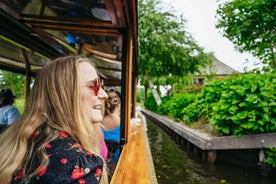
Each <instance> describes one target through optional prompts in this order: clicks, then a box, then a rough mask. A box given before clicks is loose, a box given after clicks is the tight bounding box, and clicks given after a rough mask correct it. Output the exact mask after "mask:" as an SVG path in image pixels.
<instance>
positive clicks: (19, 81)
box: [0, 70, 25, 97]
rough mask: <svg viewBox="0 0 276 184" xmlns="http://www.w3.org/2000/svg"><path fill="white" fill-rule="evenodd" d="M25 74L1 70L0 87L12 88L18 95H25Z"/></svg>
mask: <svg viewBox="0 0 276 184" xmlns="http://www.w3.org/2000/svg"><path fill="white" fill-rule="evenodd" d="M24 85H25V77H24V75H21V74H17V73H13V72H8V71H4V70H0V88H10V89H11V90H12V91H13V93H14V94H15V96H16V97H22V96H23V95H24V89H25V88H24Z"/></svg>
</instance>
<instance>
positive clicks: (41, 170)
mask: <svg viewBox="0 0 276 184" xmlns="http://www.w3.org/2000/svg"><path fill="white" fill-rule="evenodd" d="M46 172H47V167H46V165H40V166H38V168H37V169H36V170H35V173H36V175H37V176H43V175H44V174H45V173H46Z"/></svg>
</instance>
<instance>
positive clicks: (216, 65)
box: [195, 57, 238, 76]
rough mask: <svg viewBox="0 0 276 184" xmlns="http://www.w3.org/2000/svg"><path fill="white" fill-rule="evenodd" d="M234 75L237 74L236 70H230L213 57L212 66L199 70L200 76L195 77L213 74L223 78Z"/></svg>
mask: <svg viewBox="0 0 276 184" xmlns="http://www.w3.org/2000/svg"><path fill="white" fill-rule="evenodd" d="M234 73H238V71H237V70H235V69H233V68H231V67H230V66H228V65H226V64H225V63H223V62H222V61H220V60H218V59H217V58H216V57H214V59H213V62H212V65H211V66H207V67H205V68H201V69H200V74H198V73H197V74H195V75H210V74H215V75H218V76H224V75H231V74H234Z"/></svg>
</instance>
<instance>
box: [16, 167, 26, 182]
mask: <svg viewBox="0 0 276 184" xmlns="http://www.w3.org/2000/svg"><path fill="white" fill-rule="evenodd" d="M25 172H26V168H25V167H23V168H22V169H20V170H19V171H18V173H17V179H22V178H23V176H24V175H25Z"/></svg>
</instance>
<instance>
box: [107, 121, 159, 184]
mask: <svg viewBox="0 0 276 184" xmlns="http://www.w3.org/2000/svg"><path fill="white" fill-rule="evenodd" d="M110 183H111V184H126V183H131V184H155V183H157V180H156V176H155V171H154V167H153V162H152V157H151V152H150V149H149V145H148V139H147V135H146V132H145V128H144V124H143V123H141V125H140V126H138V127H137V131H136V133H135V134H133V135H131V137H130V140H129V141H128V143H127V144H126V145H125V146H124V148H123V150H122V153H121V156H120V159H119V161H118V165H117V167H116V170H115V172H114V175H113V177H112V180H111V182H110Z"/></svg>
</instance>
